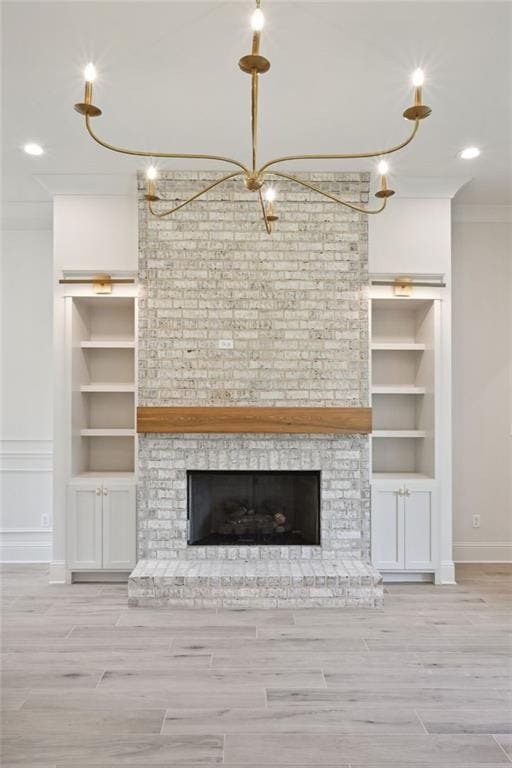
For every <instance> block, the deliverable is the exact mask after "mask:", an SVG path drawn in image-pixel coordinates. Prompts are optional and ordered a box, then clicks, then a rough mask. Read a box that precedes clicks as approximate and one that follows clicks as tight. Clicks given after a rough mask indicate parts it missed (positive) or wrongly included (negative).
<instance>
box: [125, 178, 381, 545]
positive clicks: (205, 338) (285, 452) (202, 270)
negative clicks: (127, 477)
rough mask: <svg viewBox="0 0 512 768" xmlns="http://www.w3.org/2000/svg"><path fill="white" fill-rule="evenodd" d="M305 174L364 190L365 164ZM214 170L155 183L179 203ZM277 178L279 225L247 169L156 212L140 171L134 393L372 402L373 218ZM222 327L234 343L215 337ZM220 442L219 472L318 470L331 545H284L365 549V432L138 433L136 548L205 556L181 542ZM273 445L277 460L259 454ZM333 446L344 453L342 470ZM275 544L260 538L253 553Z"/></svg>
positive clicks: (344, 190) (171, 401)
mask: <svg viewBox="0 0 512 768" xmlns="http://www.w3.org/2000/svg"><path fill="white" fill-rule="evenodd" d="M301 176H302V177H303V178H306V179H309V180H311V181H312V182H313V183H318V185H319V186H322V187H323V188H324V189H327V190H328V191H330V192H332V193H334V194H338V195H340V196H343V197H345V198H346V199H348V200H349V201H351V202H356V203H366V202H367V200H368V191H369V176H368V174H364V173H317V174H312V173H310V174H301ZM217 177H218V174H217V173H208V172H167V173H165V174H162V175H161V178H160V180H159V193H160V194H161V195H162V197H165V198H167V199H169V200H171V201H173V202H174V201H176V204H177V203H178V202H179V201H180V200H182V199H183V198H184V197H185V196H188V195H191V194H193V193H194V192H195V191H196V190H197V189H198V188H200V186H201V185H202V184H203V185H204V184H205V183H208V182H209V181H210V180H214V179H215V178H217ZM275 187H276V189H277V192H278V204H277V208H278V213H279V216H280V220H279V222H277V224H276V225H275V230H274V232H273V234H272V235H271V236H269V235H267V233H266V231H265V228H264V225H263V222H262V220H261V211H260V209H259V205H258V201H257V197H256V196H255V195H254V193H250V192H247V191H246V190H245V189H244V187H243V182H242V181H241V179H238V180H234V181H230V182H227V183H226V184H224V185H222V186H220V187H218V188H216V189H215V190H212V191H211V192H210V193H208V194H207V195H206V196H205V197H204V198H202V199H199V200H196V201H194V202H193V203H192V204H191V205H190V206H188V207H186V208H185V209H183V210H181V211H179V212H178V213H176V214H174V215H173V216H172V217H170V218H168V219H155V218H154V217H152V216H150V214H149V213H148V212H147V207H146V204H145V202H144V201H143V200H142V195H143V193H144V188H145V181H144V179H143V178H142V176H141V177H140V178H139V190H140V197H141V201H140V209H139V211H140V215H139V238H140V262H139V266H140V272H139V277H140V281H141V292H140V302H139V404H140V405H260V406H263V405H267V406H272V405H275V406H286V405H297V406H308V405H309V406H366V405H368V397H369V395H368V386H369V376H368V315H367V285H368V274H367V245H368V228H367V218H366V217H365V216H363V215H360V214H357V213H354V212H352V211H350V210H349V209H346V208H342V207H341V206H338V205H336V204H335V203H331V202H329V201H327V200H323V199H322V198H320V197H318V196H317V195H316V194H314V193H313V192H309V191H308V190H306V189H303V188H301V187H298V186H296V185H294V184H292V183H289V182H285V181H284V180H279V181H278V182H277V183H276V184H275ZM220 339H232V340H233V343H234V347H233V349H229V350H225V349H219V348H218V342H219V340H220ZM191 437H192V438H193V439H191ZM242 446H243V450H242ZM218 451H221V453H222V455H224V456H225V457H226V466H225V469H245V468H247V469H250V468H251V467H252V466H254V465H257V466H258V467H260V468H264V467H263V466H261V464H262V463H263V464H264V465H265V467H267V468H269V469H276V468H283V469H284V468H286V467H289V468H290V469H292V468H293V469H300V468H304V469H320V470H322V501H323V506H322V522H321V529H322V547H321V548H315V547H310V548H305V547H301V548H287V550H290V551H291V550H295V549H297V550H300V552H298V553H297V552H296V553H295V554H293V555H290V556H293V557H295V556H299V557H303V556H308V557H324V556H325V557H332V556H337V555H338V554H345V555H346V554H351V555H353V556H360V557H363V558H365V559H367V558H368V556H369V474H368V473H369V470H368V440H367V438H364V437H357V438H351V437H347V438H344V437H328V438H326V437H325V436H323V437H322V438H321V439H320V440H319V439H318V437H314V436H308V435H304V436H293V438H292V437H291V436H285V437H283V438H277V437H275V436H273V437H272V438H271V437H270V436H269V437H266V438H260V437H258V436H247V435H240V436H237V435H232V436H229V437H226V436H224V437H223V438H222V441H221V443H219V438H218V436H208V435H204V436H197V435H195V436H188V437H187V436H183V437H176V436H169V437H166V436H156V435H143V436H141V438H140V456H139V459H140V466H139V470H140V472H139V476H140V483H139V501H138V508H139V551H140V555H141V556H145V557H176V556H180V557H181V556H187V557H188V556H190V557H200V556H205V549H204V548H200V547H187V545H186V487H185V485H184V482H185V477H186V474H185V473H186V469H197V468H201V469H208V468H211V469H220V468H223V467H219V466H217V464H218V461H216V460H215V458H214V456H215V452H218ZM269 451H270V454H271V455H272V456H274V457H278V458H275V460H274V459H272V460H270V459H269V460H267V459H263V458H262V457H264V456H266V455H267V453H268V452H269ZM311 452H313V453H315V452H316V460H315V461H312V460H311V455H312V453H311ZM331 452H332V453H333V456H334V455H335V454H336V452H338V455H340V453H341V454H343V456H344V457H345V458H344V459H343V461H341V462H340V463H339V464H338V465H336V466H335V467H334V466H333V465H332V463H329V460H328V455H329V454H330V453H331ZM213 464H215V466H213ZM292 464H293V466H291V465H292ZM312 464H314V465H315V466H312ZM267 465H268V466H267ZM356 468H357V469H356ZM333 484H334V485H333ZM336 484H338V485H336ZM334 489H336V490H335V491H334ZM184 494H185V496H184ZM208 549H209V550H213V552H210V553H209V555H208V556H215V557H225V556H229V557H231V556H234V555H233V554H229V550H231V549H234V548H230V547H228V548H223V547H218V548H208ZM240 549H241V548H238V550H240ZM243 549H245V550H247V548H243ZM221 550H225V551H221ZM306 550H308V551H307V552H306ZM278 551H280V548H275V547H255V548H251V557H278V556H279V555H277V554H276V553H277V552H278ZM238 554H240V553H239V552H238Z"/></svg>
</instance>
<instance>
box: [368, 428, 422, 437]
mask: <svg viewBox="0 0 512 768" xmlns="http://www.w3.org/2000/svg"><path fill="white" fill-rule="evenodd" d="M425 436H426V432H425V431H424V430H422V429H376V430H374V431H373V432H372V437H377V438H378V437H393V438H395V437H397V438H422V437H425Z"/></svg>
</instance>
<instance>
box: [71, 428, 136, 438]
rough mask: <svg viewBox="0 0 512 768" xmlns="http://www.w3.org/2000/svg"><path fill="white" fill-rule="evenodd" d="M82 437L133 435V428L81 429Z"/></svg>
mask: <svg viewBox="0 0 512 768" xmlns="http://www.w3.org/2000/svg"><path fill="white" fill-rule="evenodd" d="M80 435H81V436H82V437H133V436H134V435H135V430H134V429H81V430H80Z"/></svg>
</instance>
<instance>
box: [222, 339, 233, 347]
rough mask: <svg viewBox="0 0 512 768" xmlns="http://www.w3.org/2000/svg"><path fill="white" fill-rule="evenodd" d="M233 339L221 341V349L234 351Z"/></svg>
mask: <svg viewBox="0 0 512 768" xmlns="http://www.w3.org/2000/svg"><path fill="white" fill-rule="evenodd" d="M233 346H234V344H233V339H219V349H233Z"/></svg>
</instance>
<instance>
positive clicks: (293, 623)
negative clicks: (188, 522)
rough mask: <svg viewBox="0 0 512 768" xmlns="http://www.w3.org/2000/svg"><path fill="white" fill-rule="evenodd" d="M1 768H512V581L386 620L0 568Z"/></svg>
mask: <svg viewBox="0 0 512 768" xmlns="http://www.w3.org/2000/svg"><path fill="white" fill-rule="evenodd" d="M1 576H2V589H3V609H2V619H3V621H2V630H3V632H2V634H3V641H2V659H3V660H2V707H3V711H2V735H3V747H2V757H3V760H2V766H3V768H8V767H9V766H18V767H19V766H26V767H28V766H34V768H56V767H58V768H86V766H88V767H92V766H102V768H111V767H113V766H132V768H133V766H138V767H140V768H142V766H144V767H146V766H152V767H153V768H154V767H155V766H159V767H160V768H163V767H164V766H166V767H167V766H187V768H199V766H205V765H206V766H207V765H209V764H213V763H217V764H218V763H220V764H225V765H229V766H231V768H241V767H242V766H251V768H263V766H267V767H268V766H288V767H289V768H298V767H299V766H308V767H309V768H315V767H317V766H322V768H326V767H329V768H334V767H336V768H346V767H347V766H352V767H353V768H384V767H386V768H390V766H393V768H441V767H442V768H455V767H457V768H484V767H485V768H491V766H492V767H493V768H504V767H505V766H509V768H510V766H511V765H512V716H511V714H512V682H511V681H512V674H511V672H512V666H511V650H512V646H511V638H512V620H511V598H512V566H478V567H477V566H465V567H459V568H458V571H457V579H458V584H457V586H454V587H433V586H432V585H428V584H423V585H415V586H412V585H395V586H388V587H387V588H386V599H385V608H384V610H382V611H378V610H320V609H319V610H304V611H288V610H279V611H223V612H215V611H207V610H197V611H178V610H171V609H167V610H165V609H163V610H149V609H128V608H127V607H126V586H125V585H102V584H76V585H71V586H49V585H48V584H47V569H46V568H45V567H42V566H41V567H38V566H22V567H14V566H4V568H3V569H2V571H1Z"/></svg>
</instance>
